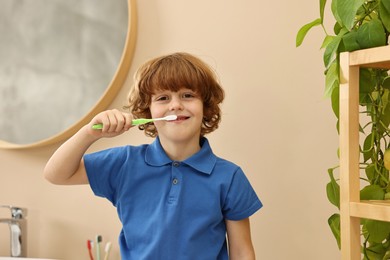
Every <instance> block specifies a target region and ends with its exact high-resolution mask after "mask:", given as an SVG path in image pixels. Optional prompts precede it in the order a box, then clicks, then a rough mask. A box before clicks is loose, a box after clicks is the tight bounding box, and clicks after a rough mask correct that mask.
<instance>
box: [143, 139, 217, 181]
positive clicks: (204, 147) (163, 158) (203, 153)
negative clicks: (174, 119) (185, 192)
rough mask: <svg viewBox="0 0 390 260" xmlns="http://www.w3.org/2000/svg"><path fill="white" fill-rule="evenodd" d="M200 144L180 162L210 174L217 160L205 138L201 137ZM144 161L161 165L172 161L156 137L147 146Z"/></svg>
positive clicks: (153, 164)
mask: <svg viewBox="0 0 390 260" xmlns="http://www.w3.org/2000/svg"><path fill="white" fill-rule="evenodd" d="M200 145H201V149H200V150H199V151H198V152H197V153H195V154H194V155H192V156H191V157H189V158H187V159H186V160H184V161H182V163H184V164H187V165H188V166H190V167H192V168H194V169H195V170H197V171H199V172H202V173H205V174H209V175H210V174H211V172H212V170H213V168H214V166H215V164H216V162H217V157H216V156H215V154H214V153H213V151H212V150H211V147H210V144H209V141H208V140H207V138H205V137H202V138H201V140H200ZM145 162H146V163H147V164H149V165H151V166H163V165H167V164H170V163H172V162H173V161H172V160H171V159H170V158H169V157H168V155H167V154H166V153H165V151H164V149H163V148H162V146H161V143H160V139H159V138H158V137H157V138H156V140H154V142H153V143H151V144H150V145H149V146H148V147H147V149H146V153H145Z"/></svg>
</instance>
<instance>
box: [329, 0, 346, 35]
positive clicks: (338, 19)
mask: <svg viewBox="0 0 390 260" xmlns="http://www.w3.org/2000/svg"><path fill="white" fill-rule="evenodd" d="M338 1H342V0H333V1H332V3H331V5H330V8H331V10H332V13H333V16H334V18H335V19H336V21H337V24H338V25H339V27H340V28H341V27H342V26H343V21H342V20H341V18H340V16H339V13H338V9H337V2H338ZM335 28H336V26H335ZM335 33H336V34H338V33H337V32H336V31H335Z"/></svg>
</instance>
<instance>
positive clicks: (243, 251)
mask: <svg viewBox="0 0 390 260" xmlns="http://www.w3.org/2000/svg"><path fill="white" fill-rule="evenodd" d="M226 230H227V236H228V244H229V259H231V260H237V259H239V260H255V259H256V258H255V250H254V248H253V245H252V239H251V231H250V223H249V218H246V219H243V220H238V221H233V220H226Z"/></svg>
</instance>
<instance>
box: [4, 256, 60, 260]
mask: <svg viewBox="0 0 390 260" xmlns="http://www.w3.org/2000/svg"><path fill="white" fill-rule="evenodd" d="M15 259H22V260H55V259H47V258H28V257H9V256H0V260H15Z"/></svg>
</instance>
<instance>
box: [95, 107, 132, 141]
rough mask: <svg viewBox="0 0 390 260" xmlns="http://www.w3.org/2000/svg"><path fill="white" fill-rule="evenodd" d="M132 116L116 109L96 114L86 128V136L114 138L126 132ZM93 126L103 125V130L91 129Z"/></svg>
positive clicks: (129, 126)
mask: <svg viewBox="0 0 390 260" xmlns="http://www.w3.org/2000/svg"><path fill="white" fill-rule="evenodd" d="M132 120H133V116H132V115H131V114H129V113H124V112H121V111H119V110H117V109H113V110H107V111H103V112H101V113H99V114H97V115H96V116H95V117H94V118H93V119H92V120H91V122H90V123H89V124H88V126H87V130H88V134H91V135H93V136H95V137H114V136H118V135H120V134H123V133H124V132H126V131H128V130H129V129H130V128H131V127H132V124H131V121H132ZM94 124H103V128H102V129H99V130H96V129H92V126H93V125H94Z"/></svg>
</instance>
